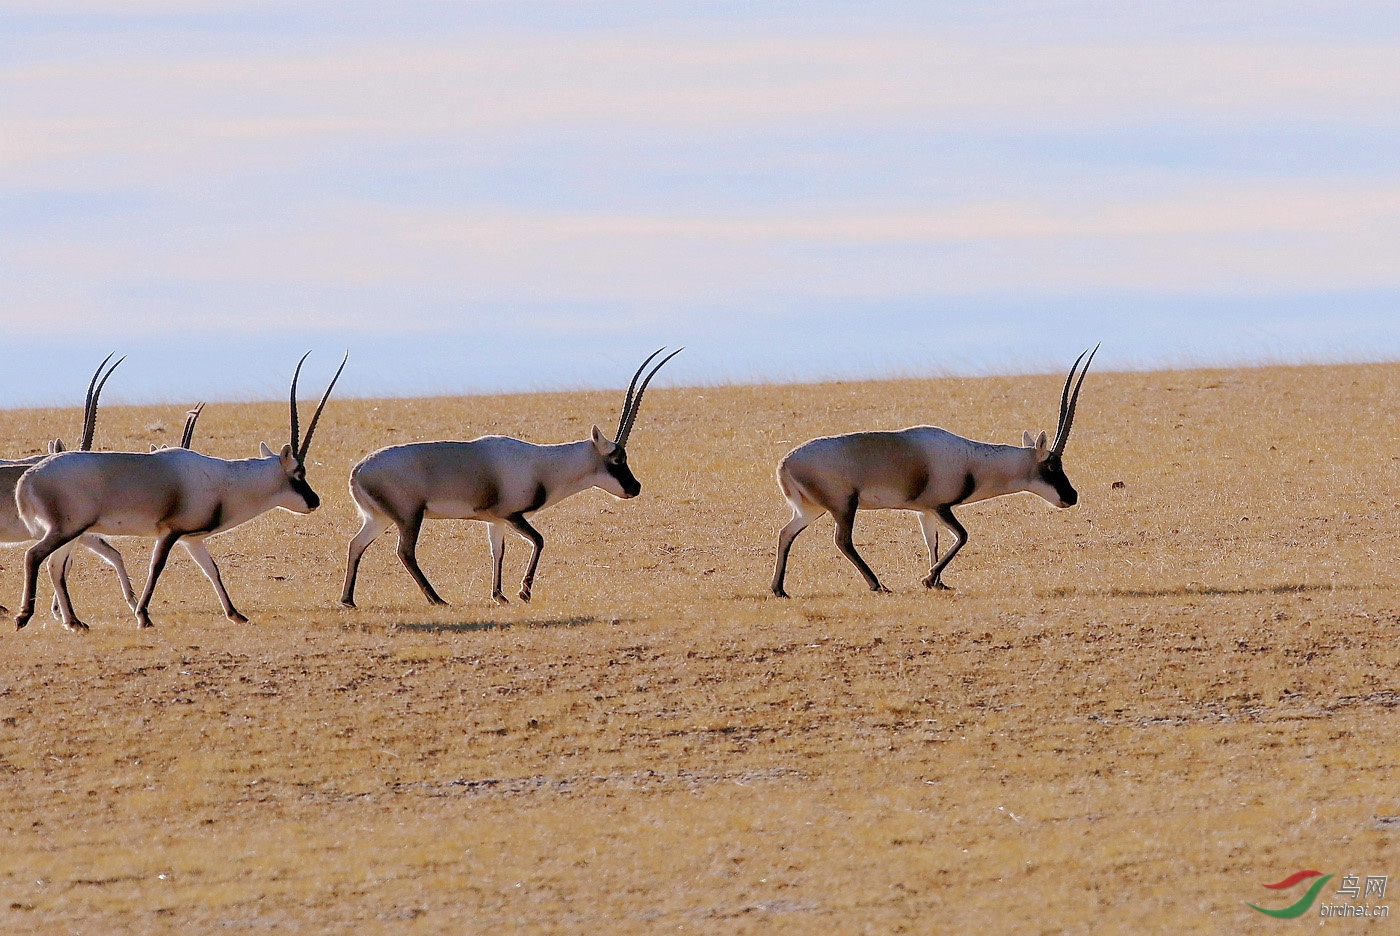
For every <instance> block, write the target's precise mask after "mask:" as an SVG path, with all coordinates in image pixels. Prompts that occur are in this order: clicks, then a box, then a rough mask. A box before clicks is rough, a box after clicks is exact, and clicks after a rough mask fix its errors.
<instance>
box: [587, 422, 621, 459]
mask: <svg viewBox="0 0 1400 936" xmlns="http://www.w3.org/2000/svg"><path fill="white" fill-rule="evenodd" d="M593 447H594V448H596V449H597V450H598V454H599V455H602V456H604V457H607V456H608V455H611V454H612V453H613V452H616V451H617V443H616V442H613V441H612V440H611V439H609V438H608V437H607V436H605V435H603V430H601V429H599V428H598V427H597V426H594V427H593Z"/></svg>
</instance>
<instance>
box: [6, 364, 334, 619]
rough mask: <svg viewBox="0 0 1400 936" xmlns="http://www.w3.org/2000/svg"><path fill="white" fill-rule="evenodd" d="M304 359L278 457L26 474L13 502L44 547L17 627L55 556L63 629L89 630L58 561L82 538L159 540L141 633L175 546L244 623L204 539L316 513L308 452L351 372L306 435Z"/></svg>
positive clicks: (32, 563)
mask: <svg viewBox="0 0 1400 936" xmlns="http://www.w3.org/2000/svg"><path fill="white" fill-rule="evenodd" d="M307 354H310V352H307ZM346 357H347V358H348V357H349V355H348V354H347V355H346ZM305 360H306V355H303V356H302V359H301V361H299V362H297V368H296V371H295V372H293V374H292V392H291V423H292V441H291V443H290V444H289V445H284V446H282V451H281V453H280V454H279V453H276V452H273V451H272V450H271V449H270V448H268V447H267V443H265V442H264V443H262V444H261V453H262V454H261V456H260V457H258V458H243V459H237V460H231V459H225V458H212V457H210V456H208V455H201V454H199V453H197V452H193V451H190V450H189V449H185V448H169V449H160V450H158V451H155V452H149V453H134V452H132V453H128V452H64V453H61V454H58V455H54V456H52V457H50V458H48V459H45V460H44V461H43V462H41V463H40V464H38V465H36V466H35V467H33V468H31V469H29V471H27V472H25V474H24V475H23V476H22V477H21V478H20V480H19V485H18V487H17V488H16V490H15V500H16V502H17V503H18V504H19V511H20V516H21V518H23V520H24V522H25V524H26V526H28V527H29V531H30V534H31V536H32V537H34V538H37V539H38V542H37V543H35V544H34V545H33V546H31V547H29V549H28V551H26V552H25V554H24V595H23V598H22V599H21V602H20V610H19V613H18V614H17V615H15V626H16V627H17V628H20V627H24V626H25V625H26V624H28V623H29V619H30V618H31V617H32V616H33V614H34V590H35V585H36V579H37V578H38V575H39V567H40V566H41V565H42V564H43V562H44V560H45V559H47V558H49V557H50V556H53V555H55V554H58V556H59V561H55V562H52V563H50V566H49V574H50V576H51V577H52V578H53V584H54V592H55V593H56V594H57V596H58V601H59V607H60V609H61V611H62V614H63V623H64V625H65V626H66V627H68V628H69V629H70V630H86V629H87V625H86V624H84V623H83V622H82V621H80V620H78V618H77V616H76V615H75V614H74V612H73V604H72V601H71V600H70V599H69V596H68V585H67V582H66V580H65V579H64V577H63V575H62V573H63V571H64V563H63V562H62V561H61V559H62V558H63V557H64V556H66V553H67V550H69V549H71V548H72V546H71V544H72V542H73V540H74V539H75V538H76V537H78V536H80V535H82V534H84V533H108V534H120V535H126V536H153V537H155V538H156V542H155V546H154V547H153V548H152V550H151V567H150V572H149V573H148V574H147V576H146V587H145V588H144V589H143V590H142V592H141V598H140V600H139V601H138V602H137V605H136V608H135V611H136V620H137V623H138V624H139V625H140V626H141V627H150V626H151V618H150V615H149V613H148V611H147V609H148V607H149V605H150V602H151V595H152V594H153V593H154V591H155V587H156V581H157V580H158V579H159V578H160V573H161V571H162V570H163V569H164V568H165V562H166V559H167V558H168V557H169V555H170V550H171V549H172V548H174V546H175V544H176V543H177V542H178V543H181V544H182V545H183V546H184V547H185V551H186V552H188V553H189V555H190V558H192V559H194V561H195V562H196V563H197V564H198V565H199V567H200V569H201V570H202V571H203V572H204V574H205V576H206V577H207V578H208V579H209V581H210V583H211V584H212V585H213V586H214V591H215V592H216V593H217V594H218V596H219V603H220V605H222V607H223V611H224V614H225V616H227V617H228V618H229V620H231V621H237V622H240V623H241V622H245V621H247V620H248V619H247V618H245V617H244V616H243V615H242V614H239V613H238V611H237V609H235V608H234V606H233V602H232V601H230V600H229V596H228V592H227V591H225V590H224V585H223V582H222V580H221V579H220V577H219V568H218V566H217V565H215V564H214V559H213V557H211V556H210V555H209V550H208V548H206V547H205V545H204V540H205V538H206V537H209V536H213V535H214V534H216V533H222V532H224V531H225V530H230V529H232V528H234V527H236V526H239V525H241V524H243V523H246V522H248V521H249V520H252V519H253V518H254V517H257V516H260V515H261V514H263V513H266V512H267V511H269V510H271V509H273V508H274V507H281V508H282V509H284V510H289V511H291V512H293V513H301V514H305V513H310V512H311V511H313V510H315V509H316V508H317V507H318V506H320V503H321V498H320V497H318V496H317V494H316V492H315V491H313V490H312V489H311V486H310V485H309V484H307V483H306V453H307V451H308V450H309V449H310V448H311V437H312V435H313V434H314V433H315V432H316V424H317V422H319V421H320V419H321V412H322V410H324V409H325V406H326V400H328V399H329V398H330V395H331V390H332V389H334V387H335V383H336V381H337V380H339V379H340V374H341V371H343V370H344V369H345V361H344V360H342V361H341V362H340V368H339V369H338V370H336V372H335V376H334V377H332V378H331V382H330V384H329V386H327V387H326V392H325V393H324V394H323V395H322V396H321V402H320V403H319V404H318V405H317V407H316V412H315V415H313V416H312V417H311V423H310V425H308V426H307V428H306V436H305V438H302V437H301V433H300V429H299V427H298V421H297V378H298V377H299V376H300V375H301V365H302V363H303V362H305ZM60 551H61V552H60Z"/></svg>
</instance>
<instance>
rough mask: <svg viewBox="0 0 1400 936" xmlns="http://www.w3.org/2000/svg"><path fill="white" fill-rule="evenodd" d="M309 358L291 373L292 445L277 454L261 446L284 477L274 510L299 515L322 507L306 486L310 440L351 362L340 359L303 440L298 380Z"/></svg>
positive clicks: (307, 355) (264, 453)
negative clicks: (275, 462) (274, 460)
mask: <svg viewBox="0 0 1400 936" xmlns="http://www.w3.org/2000/svg"><path fill="white" fill-rule="evenodd" d="M310 356H311V352H310V351H308V352H306V354H303V355H302V356H301V360H300V361H298V362H297V369H296V370H295V371H293V372H292V394H291V411H292V441H291V442H290V443H289V444H287V445H284V446H282V451H281V452H278V453H274V452H273V451H272V449H270V448H268V446H267V443H266V442H262V443H259V445H260V447H261V451H262V457H263V458H276V459H277V460H278V462H279V463H280V465H281V468H282V473H283V475H284V477H285V484H284V486H283V488H282V490H281V491H279V492H278V495H279V496H278V501H277V503H276V504H275V505H274V506H277V507H281V508H282V509H284V510H290V511H291V512H293V513H300V514H307V513H311V511H313V510H315V509H316V508H317V507H319V506H321V498H320V496H319V495H318V494H317V493H316V492H315V491H313V490H311V485H309V484H307V483H306V453H307V451H308V450H309V449H310V448H311V437H312V435H314V434H315V432H316V423H317V422H319V421H320V419H321V411H322V410H323V409H325V408H326V400H328V399H330V395H331V390H332V389H334V387H335V382H336V381H337V380H339V379H340V372H341V371H343V370H345V362H346V361H347V360H349V359H350V352H348V351H347V352H345V357H344V358H342V359H341V362H340V367H339V368H338V369H337V370H336V372H335V376H334V377H332V378H331V382H330V384H329V385H328V386H327V387H326V392H325V393H323V394H322V395H321V402H320V403H319V404H317V406H316V413H315V415H313V416H312V417H311V424H310V425H309V426H307V427H306V437H305V438H302V436H301V431H300V426H299V422H298V419H297V378H298V377H300V376H301V365H302V364H304V363H305V362H306V359H307V358H308V357H310Z"/></svg>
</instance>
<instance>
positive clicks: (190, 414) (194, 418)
mask: <svg viewBox="0 0 1400 936" xmlns="http://www.w3.org/2000/svg"><path fill="white" fill-rule="evenodd" d="M202 412H204V403H203V402H200V403H196V404H195V405H194V406H193V407H192V408H190V409H188V410H186V411H185V429H184V431H183V432H182V433H180V448H183V449H187V448H189V447H190V443H192V442H193V441H194V426H195V423H197V422H199V414H200V413H202ZM164 448H170V446H168V445H156V444H155V443H154V442H152V443H151V451H152V452H159V451H160V450H161V449H164Z"/></svg>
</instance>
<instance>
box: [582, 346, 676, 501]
mask: <svg viewBox="0 0 1400 936" xmlns="http://www.w3.org/2000/svg"><path fill="white" fill-rule="evenodd" d="M665 350H666V349H665V348H657V349H656V350H655V351H653V352H652V353H651V355H650V356H649V357H648V358H647V359H646V360H645V361H643V362H642V366H641V367H639V368H637V373H635V374H633V375H632V383H631V384H629V385H628V387H627V396H626V397H625V398H624V399H623V401H622V418H621V419H619V420H618V423H617V438H616V439H609V438H608V437H607V436H605V435H603V430H601V429H599V428H598V427H597V426H594V427H593V447H594V448H595V449H597V450H598V455H599V457H601V458H602V461H603V470H602V471H600V472H599V473H598V477H597V480H596V481H595V484H596V486H597V487H600V488H602V489H603V490H605V491H607V492H608V493H609V494H611V495H612V496H614V497H621V498H629V497H636V496H637V495H638V494H640V493H642V483H641V482H640V481H638V480H637V478H636V476H635V475H633V474H632V469H631V468H628V467H627V437H628V436H629V435H631V433H632V424H633V423H634V422H636V421H637V410H638V409H639V408H640V407H641V405H642V394H643V393H646V390H647V384H649V383H651V378H653V377H655V376H656V372H657V371H659V370H661V367H662V365H664V364H665V363H666V362H667V361H669V360H671V358H673V357H675V356H676V355H677V354H680V353H681V352H682V351H684V350H685V349H684V348H677V349H676V350H674V351H672V352H671V353H670V354H668V355H666V356H665V357H664V358H662V359H661V363H660V364H657V365H656V366H655V367H653V368H652V369H651V372H650V373H649V374H647V375H646V378H645V379H643V378H642V371H644V370H646V369H647V365H648V364H650V363H651V362H652V360H653V359H654V358H655V357H656V356H657V355H658V354H660V353H661V352H662V351H665ZM638 380H641V386H638V385H637V381H638Z"/></svg>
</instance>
